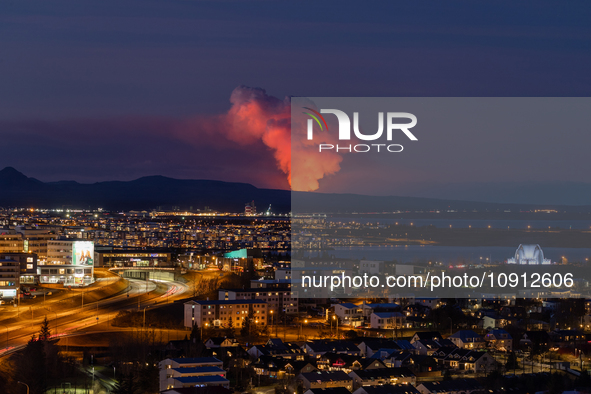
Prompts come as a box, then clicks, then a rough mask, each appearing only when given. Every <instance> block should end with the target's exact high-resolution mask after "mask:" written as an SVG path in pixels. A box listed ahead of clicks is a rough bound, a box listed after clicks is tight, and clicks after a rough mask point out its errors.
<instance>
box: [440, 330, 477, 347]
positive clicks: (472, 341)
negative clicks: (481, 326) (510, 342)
mask: <svg viewBox="0 0 591 394" xmlns="http://www.w3.org/2000/svg"><path fill="white" fill-rule="evenodd" d="M448 339H449V340H451V341H452V342H453V343H454V345H456V346H457V347H459V348H465V349H482V348H485V347H486V342H485V341H484V338H482V337H481V336H480V335H478V334H477V333H475V332H474V331H472V330H460V331H457V332H455V333H454V334H452V335H450V336H449V338H448Z"/></svg>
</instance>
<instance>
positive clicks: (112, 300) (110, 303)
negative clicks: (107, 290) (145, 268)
mask: <svg viewBox="0 0 591 394" xmlns="http://www.w3.org/2000/svg"><path fill="white" fill-rule="evenodd" d="M128 281H129V285H128V286H127V288H125V289H124V290H123V291H121V292H119V293H117V294H115V295H112V296H109V297H106V298H104V299H101V300H97V301H92V302H88V300H87V302H86V303H84V304H83V302H84V301H83V300H82V299H83V296H80V295H75V296H73V297H68V298H61V299H56V300H52V301H50V302H46V303H45V307H43V306H42V305H40V306H37V307H33V306H31V307H30V308H29V309H30V310H23V307H22V306H21V308H20V309H21V311H20V316H18V317H17V318H16V319H15V318H14V317H12V318H9V319H4V320H1V321H0V356H3V355H7V354H11V353H13V352H15V351H17V350H18V349H20V348H22V347H23V346H24V345H26V343H27V342H28V341H29V340H30V338H31V336H32V335H33V334H37V333H38V331H39V328H40V326H41V323H42V322H43V320H44V318H45V317H47V320H49V327H50V329H51V331H52V333H53V336H56V337H58V336H59V337H62V336H67V335H69V334H72V333H76V331H78V330H82V329H84V328H88V327H89V326H93V325H97V324H100V323H101V322H104V321H107V322H109V321H110V319H112V318H114V317H115V316H116V315H117V314H118V313H119V312H120V311H123V310H142V309H145V308H146V307H147V306H150V307H151V308H154V307H157V306H159V305H164V304H166V303H168V302H173V301H174V300H175V299H178V298H182V297H184V296H185V295H184V293H185V292H187V291H188V289H189V288H188V286H187V285H185V284H183V283H180V282H155V281H145V280H134V279H129V280H128ZM72 298H73V299H74V300H76V301H78V300H80V301H79V302H80V303H79V304H76V305H73V304H72V301H74V300H72Z"/></svg>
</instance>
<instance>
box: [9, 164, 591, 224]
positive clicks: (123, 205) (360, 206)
mask: <svg viewBox="0 0 591 394" xmlns="http://www.w3.org/2000/svg"><path fill="white" fill-rule="evenodd" d="M293 196H294V197H295V199H294V201H293V209H294V211H296V212H326V213H352V212H393V211H399V210H408V211H417V210H442V211H446V210H478V211H486V210H488V211H499V210H511V211H512V212H516V211H519V210H531V209H541V208H552V209H558V210H561V211H566V212H591V206H589V205H585V206H569V205H563V206H559V205H534V204H533V203H532V204H507V203H492V202H471V201H458V200H451V199H435V198H424V197H396V196H388V197H383V196H363V195H358V194H328V193H304V192H294V193H293ZM291 197H292V193H291V192H290V191H289V190H275V189H259V188H257V187H255V186H253V185H250V184H247V183H233V182H222V181H212V180H184V179H173V178H167V177H164V176H147V177H142V178H139V179H136V180H134V181H125V182H124V181H109V182H97V183H92V184H82V183H78V182H75V181H60V182H41V181H39V180H37V179H35V178H29V177H27V176H26V175H24V174H22V173H21V172H19V171H17V170H16V169H14V168H12V167H6V168H4V169H3V170H1V171H0V207H4V208H7V207H38V208H63V207H67V208H78V209H88V208H91V209H96V208H104V209H107V210H151V209H157V208H159V207H160V208H162V209H171V208H172V207H179V208H180V209H183V210H184V209H193V210H196V209H204V208H205V207H206V206H208V207H210V208H211V209H214V210H218V211H223V212H243V211H244V206H245V204H246V203H247V202H250V201H252V200H254V201H255V204H256V205H257V210H258V211H259V212H260V211H265V210H266V209H267V207H268V206H269V205H271V206H272V211H273V212H275V213H286V212H290V211H292V198H291Z"/></svg>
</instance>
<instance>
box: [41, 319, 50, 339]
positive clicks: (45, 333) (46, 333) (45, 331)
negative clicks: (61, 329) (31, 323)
mask: <svg viewBox="0 0 591 394" xmlns="http://www.w3.org/2000/svg"><path fill="white" fill-rule="evenodd" d="M50 337H51V330H50V329H49V321H48V320H47V316H45V319H43V323H41V329H40V330H39V340H40V341H43V342H46V341H47V340H48V339H49V338H50Z"/></svg>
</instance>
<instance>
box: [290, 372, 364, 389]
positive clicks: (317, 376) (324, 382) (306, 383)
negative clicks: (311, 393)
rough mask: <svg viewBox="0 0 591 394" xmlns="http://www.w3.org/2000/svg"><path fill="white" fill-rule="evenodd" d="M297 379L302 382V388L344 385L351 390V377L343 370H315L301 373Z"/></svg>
mask: <svg viewBox="0 0 591 394" xmlns="http://www.w3.org/2000/svg"><path fill="white" fill-rule="evenodd" d="M297 380H298V381H299V382H301V383H302V385H303V387H304V389H306V390H310V389H320V388H334V387H344V388H346V389H347V390H349V391H351V390H352V389H353V379H351V377H349V375H347V374H346V373H344V372H343V371H315V372H307V373H301V374H299V375H298V377H297Z"/></svg>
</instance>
